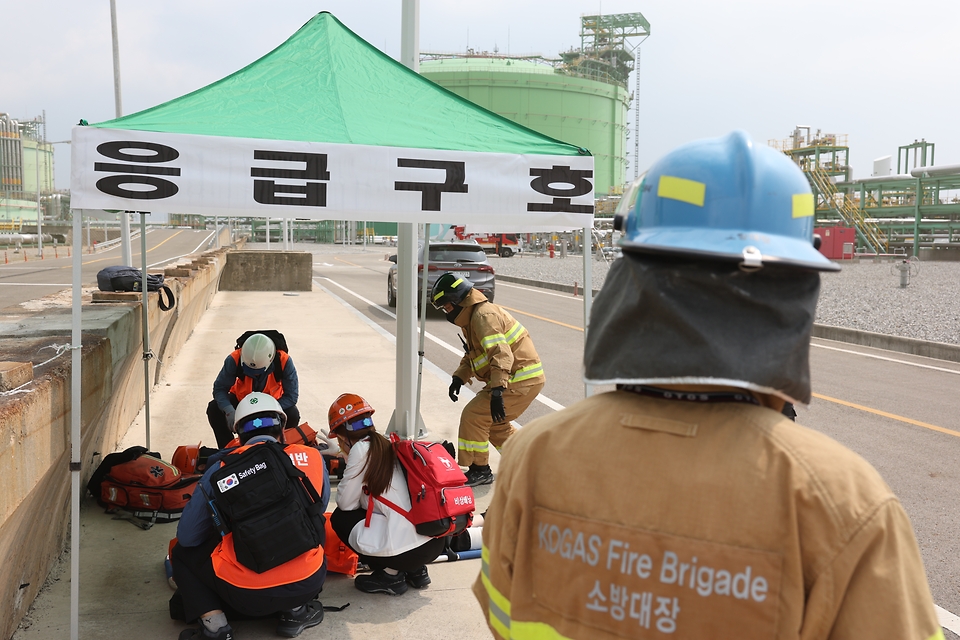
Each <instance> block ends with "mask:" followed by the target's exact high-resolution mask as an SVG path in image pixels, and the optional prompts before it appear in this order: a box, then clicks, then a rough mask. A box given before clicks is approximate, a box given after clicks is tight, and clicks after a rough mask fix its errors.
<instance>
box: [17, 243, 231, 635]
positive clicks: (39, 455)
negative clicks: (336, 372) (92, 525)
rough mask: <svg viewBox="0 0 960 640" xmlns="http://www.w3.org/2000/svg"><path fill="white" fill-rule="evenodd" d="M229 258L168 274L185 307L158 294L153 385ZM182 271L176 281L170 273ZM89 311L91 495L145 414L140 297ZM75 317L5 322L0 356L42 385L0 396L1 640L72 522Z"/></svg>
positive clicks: (85, 394)
mask: <svg viewBox="0 0 960 640" xmlns="http://www.w3.org/2000/svg"><path fill="white" fill-rule="evenodd" d="M227 253H228V250H227V249H226V248H224V249H219V250H216V251H211V252H207V253H204V254H202V255H201V256H200V257H198V258H196V259H195V260H194V261H193V262H192V263H190V264H189V265H182V266H181V267H179V268H178V269H170V270H167V273H169V276H168V277H167V279H166V284H168V285H169V286H170V287H171V289H173V291H174V294H175V296H176V300H177V304H176V307H174V309H172V310H170V311H161V310H160V309H159V307H158V305H157V294H153V293H151V294H150V297H149V305H148V314H149V327H150V347H151V350H152V351H153V352H154V353H156V354H157V356H159V358H153V359H151V360H150V370H149V371H150V374H149V375H150V380H151V382H152V383H156V381H157V380H158V378H159V375H160V368H161V367H162V366H163V365H162V364H161V361H162V362H164V363H170V362H172V361H173V359H174V358H175V357H176V355H177V354H178V353H179V352H180V349H181V348H182V347H183V345H184V343H185V342H186V340H187V338H189V337H190V334H191V333H192V331H193V328H194V327H195V326H196V324H197V322H198V321H199V319H200V317H201V316H202V315H203V312H204V311H205V310H206V309H207V307H208V306H209V304H210V302H211V300H212V299H213V296H214V294H215V293H216V290H217V283H218V281H219V278H220V274H221V272H222V270H223V267H224V265H225V264H226V262H227V259H226V255H227ZM174 271H176V272H177V273H176V274H174V273H172V272H174ZM121 295H122V296H128V298H127V299H126V300H124V299H120V300H118V301H116V302H109V303H95V304H94V303H90V302H87V301H85V303H84V306H83V316H82V333H83V336H82V343H83V350H82V365H81V366H82V372H81V373H82V382H81V396H82V415H81V445H80V447H81V464H82V472H81V476H82V480H83V484H84V490H85V486H86V483H87V481H88V480H89V478H90V476H91V475H92V473H93V472H94V470H95V469H96V467H97V465H98V464H99V463H100V461H101V460H102V458H103V456H104V455H106V454H108V453H111V452H112V451H114V450H115V448H116V447H117V445H118V444H119V442H120V440H121V439H122V438H123V436H124V435H125V434H126V432H127V430H128V428H129V426H130V424H131V423H132V422H133V420H134V419H135V418H136V417H137V415H138V413H139V412H140V410H141V408H142V407H143V398H144V368H143V360H142V344H141V327H142V321H141V316H140V301H139V300H140V298H139V296H140V294H121ZM70 324H71V309H69V308H59V309H50V310H48V311H45V312H42V313H40V314H35V315H29V316H24V317H22V318H17V319H15V320H13V321H2V320H0V353H3V354H4V355H3V358H4V359H10V358H17V359H19V360H20V361H22V362H32V363H33V364H34V370H33V372H34V380H33V381H32V382H31V383H29V384H27V385H25V386H24V387H23V388H21V389H18V390H17V391H16V392H14V393H7V394H0V477H3V478H4V491H3V492H0V554H2V555H0V557H2V558H3V559H4V560H5V563H4V571H3V572H2V573H0V602H5V603H8V605H7V606H5V607H3V609H2V611H0V638H9V637H11V636H12V635H13V632H14V631H15V630H16V628H17V625H18V624H19V623H20V620H21V619H22V618H23V616H24V614H26V612H27V610H28V609H29V607H30V605H31V604H32V602H33V600H34V598H35V597H36V595H37V593H38V592H39V591H40V589H41V587H42V586H43V583H44V581H45V579H46V577H47V574H48V573H49V571H50V569H51V568H52V566H53V564H54V562H55V561H56V559H57V558H58V557H59V555H60V554H61V553H62V552H63V550H64V548H65V545H66V543H67V540H68V533H69V521H70V509H69V507H70V486H71V477H70V472H69V462H70V424H71V418H70V401H71V393H70V386H71V367H70V351H69V349H67V350H65V351H64V352H63V354H62V355H61V356H60V357H57V358H54V359H52V360H51V361H50V362H45V361H46V360H49V359H50V358H51V356H53V354H54V353H55V352H54V351H53V350H45V349H46V348H47V347H50V346H52V345H61V346H69V343H70Z"/></svg>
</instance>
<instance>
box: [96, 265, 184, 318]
mask: <svg viewBox="0 0 960 640" xmlns="http://www.w3.org/2000/svg"><path fill="white" fill-rule="evenodd" d="M97 287H98V288H99V289H100V291H140V290H142V288H143V272H142V271H140V269H136V268H134V267H123V266H119V267H104V268H103V269H101V270H100V271H99V272H97ZM147 291H159V292H160V309H162V310H163V311H167V310H169V309H172V308H173V306H174V305H175V304H176V301H175V300H174V297H173V291H172V290H171V289H170V287H168V286H167V285H165V284H163V275H162V274H154V273H148V274H147ZM164 294H166V296H167V299H166V301H164V299H163V298H164Z"/></svg>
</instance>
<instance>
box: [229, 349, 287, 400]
mask: <svg viewBox="0 0 960 640" xmlns="http://www.w3.org/2000/svg"><path fill="white" fill-rule="evenodd" d="M230 357H232V358H233V360H234V362H236V363H237V374H238V375H237V381H236V382H234V383H233V386H232V387H230V393H232V394H233V395H235V396H237V400H243V399H244V398H245V397H246V396H248V395H249V394H251V393H253V378H251V377H250V376H241V375H239V374H240V373H242V371H243V370H242V369H241V368H240V367H241V366H242V365H241V364H240V349H236V350H234V352H233V353H231V354H230ZM277 357H278V358H279V359H280V370H279V371H277V372H276V374H274V372H273V371H271V372H270V375H268V376H267V383H266V384H265V385H264V387H263V393H267V394H269V395H271V396H273V397H274V398H276V399H277V400H279V399H280V398H281V397H282V396H283V382H282V381H281V376H282V373H283V369H284V368H285V367H286V366H287V359H288V358H290V355H289V354H288V353H287V352H286V351H277Z"/></svg>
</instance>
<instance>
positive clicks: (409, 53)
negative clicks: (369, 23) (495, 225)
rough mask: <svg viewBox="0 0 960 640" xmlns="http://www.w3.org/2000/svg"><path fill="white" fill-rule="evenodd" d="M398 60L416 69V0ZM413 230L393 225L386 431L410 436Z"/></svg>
mask: <svg viewBox="0 0 960 640" xmlns="http://www.w3.org/2000/svg"><path fill="white" fill-rule="evenodd" d="M400 62H401V63H402V64H403V65H404V66H406V67H407V68H409V69H412V70H413V71H417V72H419V71H420V0H403V3H402V7H401V10H400ZM416 295H417V233H416V229H415V228H414V224H413V223H412V222H401V223H399V224H398V225H397V404H396V408H395V409H394V412H393V417H391V418H390V426H389V427H388V428H387V430H388V431H390V430H391V429H395V430H396V431H397V432H398V433H399V434H400V436H401V437H403V438H411V437H412V436H413V434H414V432H415V428H416V427H415V425H419V424H420V422H421V420H420V413H419V411H417V398H416V390H415V389H414V387H413V381H414V379H415V378H416V375H417V369H416V366H415V365H414V361H413V352H414V348H415V344H416V331H417V325H416V320H417V315H416V309H417V306H416V302H415V301H416Z"/></svg>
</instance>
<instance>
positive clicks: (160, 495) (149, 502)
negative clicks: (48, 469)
mask: <svg viewBox="0 0 960 640" xmlns="http://www.w3.org/2000/svg"><path fill="white" fill-rule="evenodd" d="M155 455H156V454H153V455H151V452H148V451H147V450H146V449H145V448H143V447H131V448H130V449H127V450H126V451H123V452H121V453H112V454H110V455H108V456H106V457H105V458H104V459H103V462H101V463H100V466H99V467H98V468H97V470H96V471H95V472H94V475H93V477H91V479H90V483H89V484H88V485H87V488H88V489H89V490H90V493H91V494H92V495H93V497H95V498H96V499H97V503H98V504H100V506H102V507H106V508H107V509H113V508H116V507H122V508H123V509H125V510H127V511H129V512H131V513H132V514H133V515H134V516H136V517H138V518H141V519H144V520H150V521H152V522H170V521H173V520H178V519H179V518H180V514H181V512H182V511H183V508H184V507H185V506H186V504H187V501H188V500H190V496H191V495H193V490H194V488H195V486H196V483H197V481H198V480H199V479H200V476H199V475H195V474H191V475H184V474H182V473H180V470H179V469H177V468H176V467H175V466H173V465H172V464H170V463H169V462H164V461H163V460H161V459H160V458H159V457H158V456H157V457H155ZM113 456H116V457H113Z"/></svg>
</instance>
